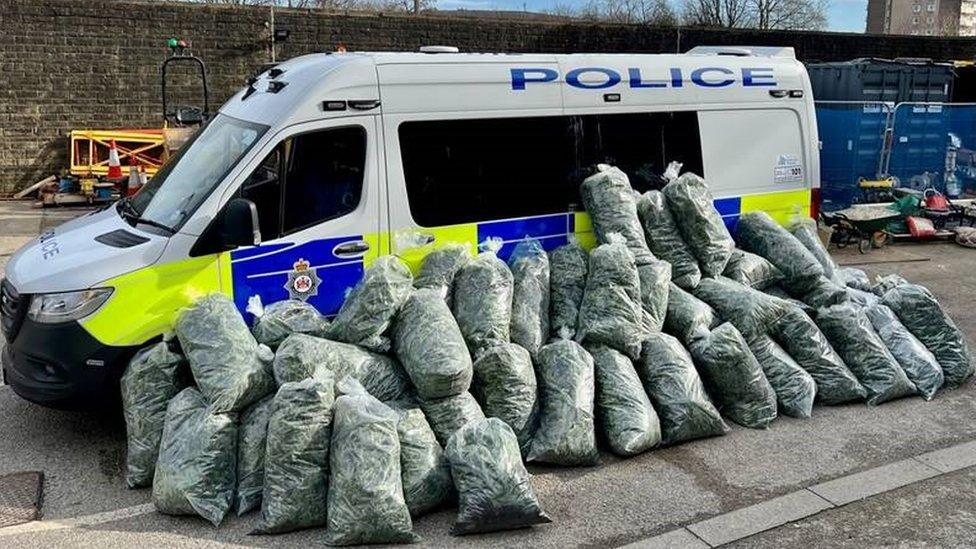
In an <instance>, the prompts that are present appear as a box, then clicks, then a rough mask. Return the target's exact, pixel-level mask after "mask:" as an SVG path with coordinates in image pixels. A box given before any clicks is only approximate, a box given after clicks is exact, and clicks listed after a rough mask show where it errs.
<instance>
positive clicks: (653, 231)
mask: <svg viewBox="0 0 976 549" xmlns="http://www.w3.org/2000/svg"><path fill="white" fill-rule="evenodd" d="M637 213H638V215H639V217H640V220H641V224H642V225H643V226H644V235H645V237H646V239H647V245H648V247H649V248H650V249H651V252H652V253H654V255H656V256H657V257H659V258H661V259H663V260H664V261H667V262H668V263H670V264H671V281H672V282H674V283H675V284H677V285H678V286H680V287H682V288H684V289H686V290H690V289H692V288H694V287H695V286H698V282H699V281H700V280H701V269H699V268H698V259H696V258H695V255H694V254H693V253H692V251H691V248H689V247H688V244H686V243H685V241H684V239H683V238H682V237H681V232H680V231H679V230H678V223H677V222H676V221H675V220H674V216H673V215H672V214H671V210H670V209H668V205H667V201H666V200H665V199H664V194H663V193H662V192H661V191H648V192H646V193H644V194H643V195H642V196H641V197H640V198H639V199H638V200H637Z"/></svg>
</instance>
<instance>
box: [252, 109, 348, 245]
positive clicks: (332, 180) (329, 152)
mask: <svg viewBox="0 0 976 549" xmlns="http://www.w3.org/2000/svg"><path fill="white" fill-rule="evenodd" d="M365 164H366V130H365V129H364V128H362V127H359V126H351V127H347V128H336V129H329V130H323V131H317V132H310V133H305V134H301V135H297V136H294V137H291V138H289V139H287V140H285V141H283V142H282V143H281V144H279V145H278V146H277V147H275V150H274V151H272V152H271V153H270V154H269V155H268V156H267V157H266V158H265V159H264V161H263V162H261V165H260V166H258V168H257V169H256V170H255V171H254V173H252V174H251V176H250V177H249V178H248V179H247V180H246V181H245V182H244V184H243V185H242V186H241V196H242V197H244V198H247V199H248V200H251V201H252V202H254V203H255V204H256V205H257V208H258V219H259V223H260V225H261V239H262V240H273V239H275V238H279V237H281V236H284V235H287V234H290V233H293V232H295V231H299V230H302V229H304V228H307V227H310V226H312V225H316V224H318V223H321V222H323V221H328V220H330V219H336V218H338V217H342V216H344V215H346V214H348V213H351V212H352V211H353V210H355V209H356V207H358V206H359V201H360V199H361V198H362V191H363V175H364V173H363V172H364V168H365Z"/></svg>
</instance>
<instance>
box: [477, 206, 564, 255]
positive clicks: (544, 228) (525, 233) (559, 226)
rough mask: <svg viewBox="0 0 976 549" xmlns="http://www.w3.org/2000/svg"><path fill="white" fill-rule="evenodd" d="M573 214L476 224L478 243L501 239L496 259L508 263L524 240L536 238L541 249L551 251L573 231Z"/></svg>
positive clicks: (562, 242)
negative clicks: (502, 243)
mask: <svg viewBox="0 0 976 549" xmlns="http://www.w3.org/2000/svg"><path fill="white" fill-rule="evenodd" d="M575 224H576V223H575V216H574V215H573V214H554V215H541V216H539V217H525V218H521V219H509V220H504V221H490V222H487V223H479V224H478V242H484V241H485V239H487V238H501V239H502V241H504V245H503V246H502V249H501V250H499V251H498V257H499V258H501V259H502V260H503V261H508V258H509V256H511V255H512V251H513V250H514V249H515V246H517V245H518V243H519V242H521V241H522V240H525V239H526V238H538V239H539V241H540V242H541V243H542V247H543V248H545V249H546V250H551V249H553V248H557V247H559V246H562V245H563V244H565V243H566V242H567V239H566V235H567V233H571V232H573V231H575V229H576V228H575Z"/></svg>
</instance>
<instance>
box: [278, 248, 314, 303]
mask: <svg viewBox="0 0 976 549" xmlns="http://www.w3.org/2000/svg"><path fill="white" fill-rule="evenodd" d="M292 268H293V270H292V271H291V272H290V273H288V281H287V282H285V291H287V292H288V297H289V298H291V299H299V300H302V301H307V300H308V298H310V297H312V296H316V295H318V293H319V284H320V283H321V282H322V281H321V280H320V279H319V276H318V274H316V272H315V269H313V268H312V267H311V264H310V263H309V262H308V261H307V260H306V259H304V258H299V259H298V261H296V262H295V263H294V264H293V265H292Z"/></svg>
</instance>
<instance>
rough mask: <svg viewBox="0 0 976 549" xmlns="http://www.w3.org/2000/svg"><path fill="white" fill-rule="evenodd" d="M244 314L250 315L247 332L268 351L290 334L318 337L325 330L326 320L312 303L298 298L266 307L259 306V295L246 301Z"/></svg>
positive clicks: (327, 324) (260, 304) (327, 323)
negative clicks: (245, 312)
mask: <svg viewBox="0 0 976 549" xmlns="http://www.w3.org/2000/svg"><path fill="white" fill-rule="evenodd" d="M247 312H249V313H251V314H252V315H254V325H253V326H251V333H252V334H254V339H256V340H257V342H258V343H263V344H264V345H267V346H268V347H270V348H271V349H277V348H278V345H281V342H282V341H284V340H285V338H286V337H288V336H290V335H291V334H309V335H314V336H322V335H324V334H325V332H326V330H328V328H329V321H328V320H326V319H325V317H324V316H322V314H321V313H319V311H318V309H316V308H315V307H314V306H313V305H312V304H310V303H306V302H305V301H301V300H298V299H286V300H284V301H276V302H274V303H272V304H270V305H268V306H264V305H263V304H262V303H261V296H260V295H255V296H252V297H251V298H250V299H248V300H247Z"/></svg>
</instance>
